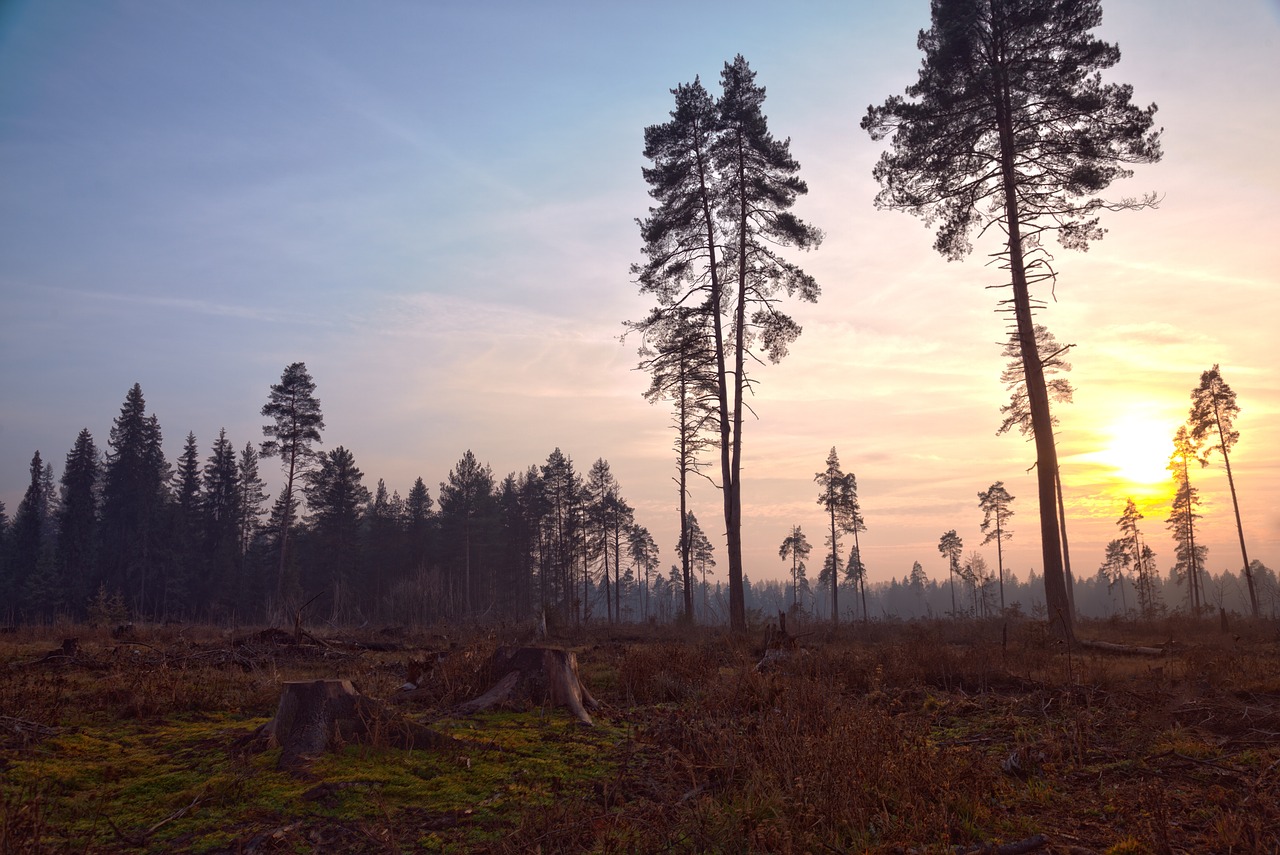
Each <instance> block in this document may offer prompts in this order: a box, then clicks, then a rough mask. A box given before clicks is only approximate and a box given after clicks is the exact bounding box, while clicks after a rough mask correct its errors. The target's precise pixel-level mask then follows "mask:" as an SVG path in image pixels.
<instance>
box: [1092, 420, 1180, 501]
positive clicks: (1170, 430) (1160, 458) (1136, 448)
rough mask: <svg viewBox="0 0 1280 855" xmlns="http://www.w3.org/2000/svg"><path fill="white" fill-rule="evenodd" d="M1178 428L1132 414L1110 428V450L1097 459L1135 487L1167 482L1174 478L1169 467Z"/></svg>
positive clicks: (1101, 452)
mask: <svg viewBox="0 0 1280 855" xmlns="http://www.w3.org/2000/svg"><path fill="white" fill-rule="evenodd" d="M1176 429H1177V428H1176V426H1170V425H1168V424H1166V423H1165V422H1163V421H1161V420H1159V419H1155V418H1152V417H1150V416H1145V415H1140V414H1129V415H1127V416H1125V417H1124V418H1122V419H1120V420H1119V421H1116V422H1113V423H1112V424H1111V426H1110V427H1109V428H1108V430H1107V433H1108V435H1109V439H1108V442H1107V445H1106V448H1104V449H1103V450H1101V451H1100V452H1099V453H1098V455H1097V458H1096V459H1097V460H1098V462H1100V463H1103V464H1105V465H1107V466H1110V467H1111V468H1112V469H1114V470H1115V472H1116V476H1117V477H1118V478H1122V479H1124V480H1125V481H1128V482H1130V483H1132V484H1138V485H1151V484H1160V483H1163V482H1165V481H1168V480H1169V479H1170V478H1171V477H1172V475H1171V474H1170V473H1169V469H1168V464H1169V455H1170V454H1171V453H1172V452H1173V434H1174V432H1175V430H1176Z"/></svg>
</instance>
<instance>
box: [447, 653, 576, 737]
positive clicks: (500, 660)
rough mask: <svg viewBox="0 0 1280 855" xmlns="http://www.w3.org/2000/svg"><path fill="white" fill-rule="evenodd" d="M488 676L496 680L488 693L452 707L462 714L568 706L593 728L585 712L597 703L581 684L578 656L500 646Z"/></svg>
mask: <svg viewBox="0 0 1280 855" xmlns="http://www.w3.org/2000/svg"><path fill="white" fill-rule="evenodd" d="M489 673H490V675H491V677H492V678H493V679H494V680H495V681H496V682H494V684H493V686H492V687H490V689H489V691H487V692H485V693H484V694H483V695H481V696H480V697H478V698H475V699H474V700H470V701H467V702H466V703H464V704H460V705H459V706H457V707H455V708H454V712H455V713H458V714H461V715H469V714H471V713H477V712H481V711H482V710H487V709H492V708H493V707H496V706H500V705H502V706H514V707H517V708H522V707H523V706H524V705H525V704H524V703H523V702H525V701H528V702H531V703H533V704H536V705H541V704H546V703H550V704H551V705H552V706H563V707H568V709H569V711H570V712H571V713H573V714H574V716H575V717H576V718H577V719H578V721H580V722H582V723H583V724H585V725H588V726H590V725H593V724H594V723H593V722H592V721H591V716H590V715H589V714H588V713H587V710H588V709H591V710H597V709H599V708H600V703H599V702H598V701H597V700H596V699H595V698H594V697H592V696H591V692H590V691H589V690H588V689H587V687H586V686H584V685H583V684H582V678H581V677H580V676H579V675H578V657H577V656H576V655H575V654H574V653H572V652H570V651H568V650H562V649H560V648H556V647H499V648H498V649H497V650H495V651H494V653H493V658H492V659H490V660H489Z"/></svg>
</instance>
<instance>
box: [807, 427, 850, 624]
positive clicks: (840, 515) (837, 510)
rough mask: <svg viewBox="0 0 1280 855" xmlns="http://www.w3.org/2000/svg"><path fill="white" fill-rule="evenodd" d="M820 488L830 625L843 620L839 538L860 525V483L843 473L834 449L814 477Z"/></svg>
mask: <svg viewBox="0 0 1280 855" xmlns="http://www.w3.org/2000/svg"><path fill="white" fill-rule="evenodd" d="M813 480H814V481H815V482H816V483H817V484H818V486H819V488H820V490H819V492H818V504H820V505H822V509H823V511H825V512H826V514H827V517H828V521H829V526H830V529H829V531H828V533H827V546H828V547H830V549H831V551H830V552H829V553H828V554H827V560H826V564H825V568H824V569H823V578H824V579H826V578H827V576H828V575H829V576H830V582H831V621H832V623H837V622H839V620H840V611H839V590H840V570H841V568H842V566H843V565H842V562H841V559H840V535H841V534H844V533H849V532H853V531H854V530H856V529H857V528H858V526H859V524H860V523H861V514H860V513H859V508H858V492H857V482H856V481H854V479H853V475H852V474H845V473H844V472H843V471H842V470H841V469H840V457H839V455H838V454H836V449H835V446H832V448H831V453H830V454H828V455H827V468H826V469H824V470H823V471H821V472H819V473H817V474H816V475H814V476H813Z"/></svg>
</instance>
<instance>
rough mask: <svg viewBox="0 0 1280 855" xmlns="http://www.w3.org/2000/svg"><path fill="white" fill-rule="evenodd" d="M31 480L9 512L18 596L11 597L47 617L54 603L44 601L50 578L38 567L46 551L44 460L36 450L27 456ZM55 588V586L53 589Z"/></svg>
mask: <svg viewBox="0 0 1280 855" xmlns="http://www.w3.org/2000/svg"><path fill="white" fill-rule="evenodd" d="M29 471H30V473H31V480H30V481H29V482H28V484H27V489H26V492H25V493H23V494H22V501H20V502H19V503H18V510H17V511H16V512H15V513H14V515H13V540H12V546H11V551H10V560H11V561H12V562H13V571H12V572H13V575H14V579H15V581H16V583H17V584H16V586H15V587H16V588H17V593H18V596H17V597H16V598H15V599H17V601H18V602H19V603H21V604H22V606H23V607H24V609H25V610H28V611H33V612H35V613H37V614H39V615H40V616H41V617H42V618H43V617H50V616H51V614H50V611H49V609H50V607H56V606H57V605H58V604H57V603H50V602H47V601H42V600H47V595H49V594H50V593H52V592H51V591H50V590H49V587H50V581H49V580H48V579H46V578H45V577H46V576H47V575H48V571H49V569H50V568H48V567H44V566H41V565H42V559H43V556H44V554H45V552H46V541H47V537H46V533H47V531H48V528H47V525H46V523H47V514H46V512H45V509H46V507H47V505H48V492H47V487H46V485H45V481H44V461H43V460H42V459H41V457H40V452H39V451H37V452H36V453H35V454H34V455H32V457H31V465H30V467H29ZM55 590H56V589H55Z"/></svg>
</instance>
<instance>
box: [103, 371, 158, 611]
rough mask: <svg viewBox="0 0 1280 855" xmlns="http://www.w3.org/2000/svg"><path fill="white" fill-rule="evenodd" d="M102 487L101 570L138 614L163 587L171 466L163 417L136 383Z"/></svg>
mask: <svg viewBox="0 0 1280 855" xmlns="http://www.w3.org/2000/svg"><path fill="white" fill-rule="evenodd" d="M107 447H108V451H107V463H106V473H105V477H104V480H103V487H102V553H101V556H102V569H103V571H104V573H103V576H104V578H103V582H104V583H105V584H106V586H107V590H108V593H109V594H116V593H120V594H123V595H124V596H125V597H126V599H127V600H128V601H130V602H131V605H132V612H133V614H134V615H135V616H137V617H139V618H146V617H150V616H152V615H153V614H154V610H155V603H156V602H157V601H158V600H159V596H158V594H159V593H162V592H163V584H164V579H163V577H162V570H163V564H162V559H163V555H162V549H161V547H162V534H163V531H162V523H163V520H164V510H165V506H166V502H167V500H168V493H167V489H166V484H167V483H168V480H169V466H168V463H167V462H166V461H165V458H164V448H163V438H162V436H161V432H160V422H159V420H158V419H157V418H156V417H155V416H154V415H152V416H148V415H147V414H146V400H145V399H144V398H143V396H142V387H141V386H139V385H138V384H137V383H135V384H134V385H133V387H132V388H131V389H130V390H129V392H128V393H127V394H126V395H125V400H124V404H122V405H121V407H120V415H119V416H117V417H116V419H115V421H114V423H113V424H112V426H111V435H110V438H109V439H108V441H107Z"/></svg>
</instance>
